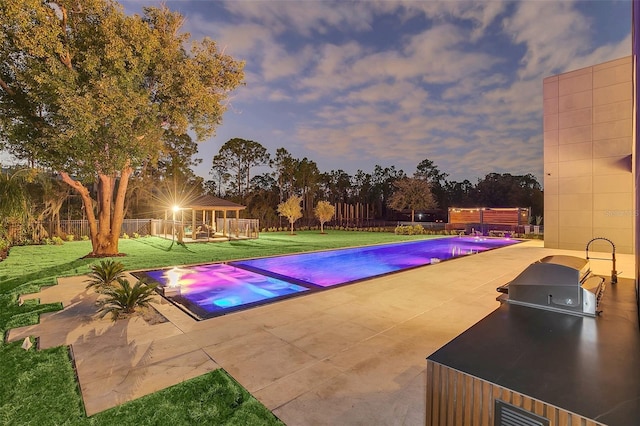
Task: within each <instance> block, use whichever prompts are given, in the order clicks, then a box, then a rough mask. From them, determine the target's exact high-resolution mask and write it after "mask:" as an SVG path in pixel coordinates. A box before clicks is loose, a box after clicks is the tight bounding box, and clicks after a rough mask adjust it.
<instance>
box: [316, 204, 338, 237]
mask: <svg viewBox="0 0 640 426" xmlns="http://www.w3.org/2000/svg"><path fill="white" fill-rule="evenodd" d="M313 213H314V214H315V215H316V218H318V221H319V222H320V232H321V233H323V234H324V224H325V222H328V221H330V220H331V218H332V217H333V216H334V215H335V214H336V208H335V206H332V205H331V203H330V202H328V201H318V204H317V205H316V208H315V209H314V210H313Z"/></svg>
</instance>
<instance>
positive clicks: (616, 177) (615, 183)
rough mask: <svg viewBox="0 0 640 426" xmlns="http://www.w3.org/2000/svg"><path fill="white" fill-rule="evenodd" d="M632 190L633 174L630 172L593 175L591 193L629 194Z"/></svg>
mask: <svg viewBox="0 0 640 426" xmlns="http://www.w3.org/2000/svg"><path fill="white" fill-rule="evenodd" d="M594 169H595V165H594ZM632 191H633V176H632V175H631V173H618V174H613V175H595V172H594V176H593V193H594V194H596V193H598V194H599V193H612V192H613V193H620V192H622V193H625V194H629V196H631V194H632Z"/></svg>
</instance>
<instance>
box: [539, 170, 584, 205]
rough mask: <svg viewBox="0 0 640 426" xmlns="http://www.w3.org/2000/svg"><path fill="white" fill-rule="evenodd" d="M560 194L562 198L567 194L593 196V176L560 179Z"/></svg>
mask: <svg viewBox="0 0 640 426" xmlns="http://www.w3.org/2000/svg"><path fill="white" fill-rule="evenodd" d="M558 192H559V194H560V196H564V195H566V194H591V193H592V192H593V179H592V177H591V176H578V177H568V178H559V179H558ZM545 203H546V200H545Z"/></svg>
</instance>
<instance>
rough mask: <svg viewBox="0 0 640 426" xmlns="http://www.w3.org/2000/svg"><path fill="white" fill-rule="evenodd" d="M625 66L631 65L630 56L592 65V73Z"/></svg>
mask: <svg viewBox="0 0 640 426" xmlns="http://www.w3.org/2000/svg"><path fill="white" fill-rule="evenodd" d="M625 64H626V65H631V56H625V57H623V58H618V59H614V60H612V61H607V62H602V63H600V64H596V65H594V66H593V67H592V68H593V72H594V73H596V72H598V71H601V70H606V69H609V68H613V67H617V66H620V65H625ZM551 77H553V76H551ZM551 77H547V78H551Z"/></svg>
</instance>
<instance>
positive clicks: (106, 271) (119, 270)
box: [85, 259, 124, 293]
mask: <svg viewBox="0 0 640 426" xmlns="http://www.w3.org/2000/svg"><path fill="white" fill-rule="evenodd" d="M119 278H124V265H123V264H122V263H120V262H116V261H114V260H111V259H108V260H103V261H102V262H100V263H99V264H97V265H91V273H89V279H87V280H86V281H85V282H87V283H88V284H87V288H91V287H93V288H95V289H96V291H97V292H98V293H103V292H104V291H105V290H106V289H107V288H109V287H111V286H112V285H113V283H114V282H116V280H118V279H119Z"/></svg>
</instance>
